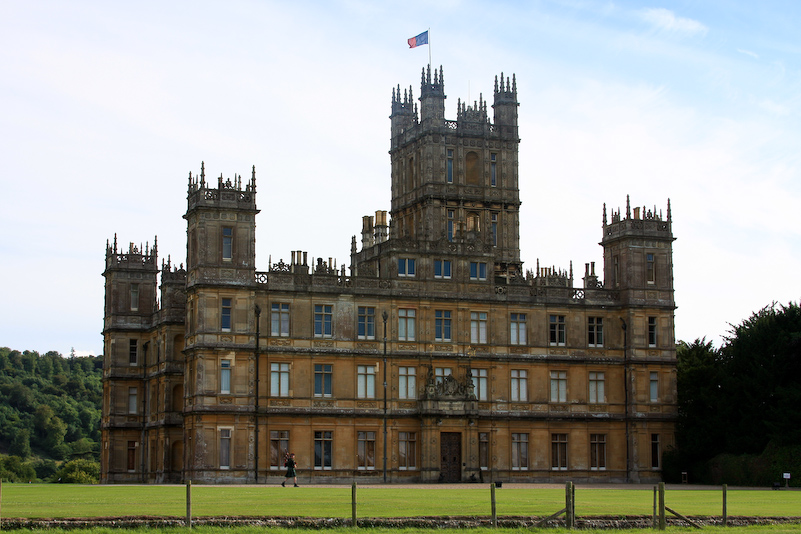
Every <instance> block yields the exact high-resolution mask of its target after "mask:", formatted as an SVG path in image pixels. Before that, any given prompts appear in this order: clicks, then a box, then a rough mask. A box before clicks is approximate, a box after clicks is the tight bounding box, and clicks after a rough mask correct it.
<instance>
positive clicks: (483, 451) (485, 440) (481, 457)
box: [478, 432, 489, 469]
mask: <svg viewBox="0 0 801 534" xmlns="http://www.w3.org/2000/svg"><path fill="white" fill-rule="evenodd" d="M478 467H479V469H489V432H479V433H478Z"/></svg>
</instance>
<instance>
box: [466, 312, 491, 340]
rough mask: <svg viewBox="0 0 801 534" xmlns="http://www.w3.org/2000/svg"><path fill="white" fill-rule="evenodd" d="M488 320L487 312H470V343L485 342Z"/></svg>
mask: <svg viewBox="0 0 801 534" xmlns="http://www.w3.org/2000/svg"><path fill="white" fill-rule="evenodd" d="M488 322H489V321H488V313H487V312H485V311H471V312H470V343H473V344H478V345H485V344H486V343H487V325H488Z"/></svg>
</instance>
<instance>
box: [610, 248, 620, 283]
mask: <svg viewBox="0 0 801 534" xmlns="http://www.w3.org/2000/svg"><path fill="white" fill-rule="evenodd" d="M618 286H620V258H619V257H618V256H613V257H612V287H618Z"/></svg>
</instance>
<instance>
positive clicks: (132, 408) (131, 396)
mask: <svg viewBox="0 0 801 534" xmlns="http://www.w3.org/2000/svg"><path fill="white" fill-rule="evenodd" d="M138 392H139V391H138V390H137V389H136V388H128V413H130V414H135V413H139V401H138V400H137V398H138Z"/></svg>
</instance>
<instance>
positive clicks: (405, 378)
mask: <svg viewBox="0 0 801 534" xmlns="http://www.w3.org/2000/svg"><path fill="white" fill-rule="evenodd" d="M398 398H399V399H416V398H417V370H416V369H415V368H414V367H398Z"/></svg>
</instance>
